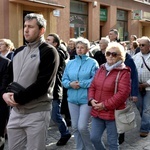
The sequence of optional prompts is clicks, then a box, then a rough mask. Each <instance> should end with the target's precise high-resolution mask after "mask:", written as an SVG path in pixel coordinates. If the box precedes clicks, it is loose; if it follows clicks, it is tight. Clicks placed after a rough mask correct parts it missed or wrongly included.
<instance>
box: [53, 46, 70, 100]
mask: <svg viewBox="0 0 150 150" xmlns="http://www.w3.org/2000/svg"><path fill="white" fill-rule="evenodd" d="M57 51H58V54H59V67H58V71H57V74H56V81H55V86H54V91H53V100H62V98H63V86H62V75H63V72H64V69H65V67H66V62H65V60H67V59H68V58H69V53H68V52H67V51H66V50H65V49H63V48H62V47H60V46H59V47H58V48H57Z"/></svg>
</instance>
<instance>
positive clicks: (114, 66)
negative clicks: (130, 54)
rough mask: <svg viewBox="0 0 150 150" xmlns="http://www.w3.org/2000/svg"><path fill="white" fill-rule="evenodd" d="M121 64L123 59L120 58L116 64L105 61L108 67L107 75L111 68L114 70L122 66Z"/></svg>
mask: <svg viewBox="0 0 150 150" xmlns="http://www.w3.org/2000/svg"><path fill="white" fill-rule="evenodd" d="M121 64H122V60H119V61H118V62H116V63H115V64H113V65H111V66H110V65H109V64H108V63H107V62H106V63H105V68H106V70H107V75H108V73H109V72H110V71H111V70H113V69H114V68H116V67H118V66H120V65H121Z"/></svg>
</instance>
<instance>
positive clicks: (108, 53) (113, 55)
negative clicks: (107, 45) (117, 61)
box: [106, 51, 119, 57]
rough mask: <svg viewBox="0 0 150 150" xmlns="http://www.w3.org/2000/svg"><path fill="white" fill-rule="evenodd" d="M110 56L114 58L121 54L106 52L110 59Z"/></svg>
mask: <svg viewBox="0 0 150 150" xmlns="http://www.w3.org/2000/svg"><path fill="white" fill-rule="evenodd" d="M110 55H111V56H112V57H117V55H119V54H117V53H116V52H109V51H107V52H106V56H107V57H109V56H110Z"/></svg>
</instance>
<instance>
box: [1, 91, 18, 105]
mask: <svg viewBox="0 0 150 150" xmlns="http://www.w3.org/2000/svg"><path fill="white" fill-rule="evenodd" d="M3 99H4V101H5V102H6V103H7V105H8V106H12V107H15V106H17V105H18V103H16V102H15V100H14V93H10V92H8V93H4V94H3Z"/></svg>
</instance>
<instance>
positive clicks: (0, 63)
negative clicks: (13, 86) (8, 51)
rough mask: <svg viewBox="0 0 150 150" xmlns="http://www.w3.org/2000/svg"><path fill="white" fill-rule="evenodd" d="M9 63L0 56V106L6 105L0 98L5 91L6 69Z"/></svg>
mask: <svg viewBox="0 0 150 150" xmlns="http://www.w3.org/2000/svg"><path fill="white" fill-rule="evenodd" d="M9 62H10V60H9V59H7V58H4V57H2V56H0V105H6V103H5V101H4V100H3V98H2V95H3V93H4V92H5V91H6V87H7V85H8V80H7V78H8V74H7V69H8V65H9Z"/></svg>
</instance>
